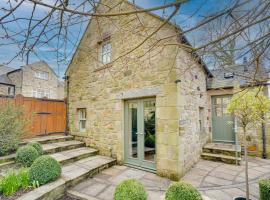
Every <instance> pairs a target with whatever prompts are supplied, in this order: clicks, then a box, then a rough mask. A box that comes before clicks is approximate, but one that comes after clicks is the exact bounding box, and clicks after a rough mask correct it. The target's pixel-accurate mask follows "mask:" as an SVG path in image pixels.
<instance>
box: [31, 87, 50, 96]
mask: <svg viewBox="0 0 270 200" xmlns="http://www.w3.org/2000/svg"><path fill="white" fill-rule="evenodd" d="M32 96H33V97H35V98H44V97H46V98H50V90H48V89H33V92H32Z"/></svg>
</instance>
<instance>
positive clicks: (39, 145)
mask: <svg viewBox="0 0 270 200" xmlns="http://www.w3.org/2000/svg"><path fill="white" fill-rule="evenodd" d="M27 145H29V146H32V147H34V148H35V149H36V150H37V152H38V154H39V155H42V154H43V148H42V146H41V144H40V143H38V142H29V143H28V144H27Z"/></svg>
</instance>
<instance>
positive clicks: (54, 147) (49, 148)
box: [0, 140, 85, 164]
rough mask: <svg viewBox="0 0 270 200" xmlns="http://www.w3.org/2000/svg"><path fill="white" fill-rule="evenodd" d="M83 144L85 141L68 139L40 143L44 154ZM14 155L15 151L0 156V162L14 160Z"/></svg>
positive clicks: (75, 147) (82, 145)
mask: <svg viewBox="0 0 270 200" xmlns="http://www.w3.org/2000/svg"><path fill="white" fill-rule="evenodd" d="M84 146H85V143H83V142H80V141H76V140H69V141H63V142H56V143H49V144H43V145H42V147H43V151H44V154H53V153H57V152H62V151H66V150H71V149H77V148H80V147H84ZM15 157H16V154H15V153H14V154H11V155H7V156H1V157H0V164H3V163H7V162H11V161H14V160H15Z"/></svg>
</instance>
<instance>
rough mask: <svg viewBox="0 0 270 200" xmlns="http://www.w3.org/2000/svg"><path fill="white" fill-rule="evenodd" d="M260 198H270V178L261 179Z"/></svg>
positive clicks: (265, 199)
mask: <svg viewBox="0 0 270 200" xmlns="http://www.w3.org/2000/svg"><path fill="white" fill-rule="evenodd" d="M259 187H260V199H261V200H270V179H264V180H260V182H259Z"/></svg>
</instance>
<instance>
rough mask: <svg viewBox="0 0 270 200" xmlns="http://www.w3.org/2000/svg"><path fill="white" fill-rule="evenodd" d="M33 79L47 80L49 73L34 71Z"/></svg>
mask: <svg viewBox="0 0 270 200" xmlns="http://www.w3.org/2000/svg"><path fill="white" fill-rule="evenodd" d="M35 77H36V78H40V79H44V80H48V78H49V73H48V72H44V71H35Z"/></svg>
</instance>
